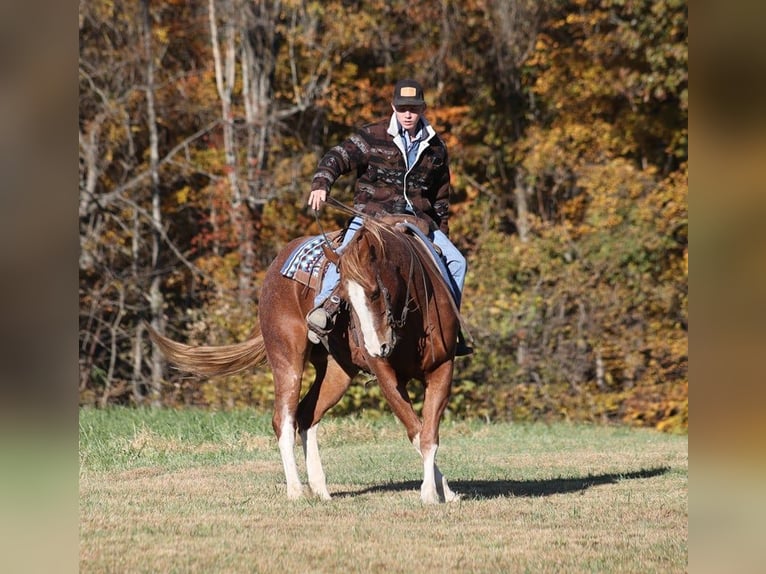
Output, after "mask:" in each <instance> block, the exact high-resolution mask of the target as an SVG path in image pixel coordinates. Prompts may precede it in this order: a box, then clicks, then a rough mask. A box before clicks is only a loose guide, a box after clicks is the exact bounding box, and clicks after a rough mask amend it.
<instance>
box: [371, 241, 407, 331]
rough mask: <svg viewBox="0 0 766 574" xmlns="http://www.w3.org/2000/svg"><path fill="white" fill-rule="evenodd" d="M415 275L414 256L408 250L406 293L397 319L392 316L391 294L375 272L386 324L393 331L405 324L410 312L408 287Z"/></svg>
mask: <svg viewBox="0 0 766 574" xmlns="http://www.w3.org/2000/svg"><path fill="white" fill-rule="evenodd" d="M414 275H415V256H414V255H413V253H412V250H410V272H409V276H408V277H407V292H406V293H405V294H404V307H403V308H402V314H401V316H400V317H399V318H398V319H397V318H396V317H395V316H394V311H393V309H392V307H393V305H392V304H391V293H390V292H389V291H388V288H387V287H386V286H385V285H384V284H383V280H382V279H381V278H380V273H378V272H377V271H376V272H375V281H376V282H377V284H378V289H380V293H381V294H382V295H383V301H384V303H385V304H386V323H388V325H389V326H391V327H392V328H393V329H402V328H404V325H405V324H406V323H407V314H408V313H409V312H410V285H411V284H412V278H413V276H414Z"/></svg>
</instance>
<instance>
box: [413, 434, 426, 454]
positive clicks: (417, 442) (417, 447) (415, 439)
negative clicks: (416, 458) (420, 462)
mask: <svg viewBox="0 0 766 574" xmlns="http://www.w3.org/2000/svg"><path fill="white" fill-rule="evenodd" d="M412 446H414V447H415V450H416V451H418V454H419V455H420V457H421V458H422V457H423V453H422V452H420V433H418V434H416V435H415V436H414V437H413V438H412Z"/></svg>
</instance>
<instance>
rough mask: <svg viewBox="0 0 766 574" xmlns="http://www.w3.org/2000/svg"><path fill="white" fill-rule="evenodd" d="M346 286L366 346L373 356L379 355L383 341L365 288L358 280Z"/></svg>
mask: <svg viewBox="0 0 766 574" xmlns="http://www.w3.org/2000/svg"><path fill="white" fill-rule="evenodd" d="M346 287H347V290H348V298H349V303H351V306H352V307H353V308H354V311H355V312H356V317H357V319H359V328H360V329H361V330H362V338H363V339H364V348H365V349H367V352H368V353H369V354H370V355H372V356H373V357H379V356H380V350H381V347H382V346H383V341H381V340H380V337H379V336H378V332H377V330H376V329H375V321H374V320H373V316H372V311H371V310H370V307H369V304H368V301H367V296H366V295H365V293H364V289H362V286H361V285H359V283H357V282H356V281H349V282H348V284H347V286H346Z"/></svg>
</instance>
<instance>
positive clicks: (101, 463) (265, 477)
mask: <svg viewBox="0 0 766 574" xmlns="http://www.w3.org/2000/svg"><path fill="white" fill-rule="evenodd" d="M319 441H320V448H321V452H322V455H323V462H324V466H325V471H326V473H327V480H328V486H329V489H330V493H331V494H332V495H333V497H334V498H333V500H332V501H330V502H322V501H319V500H317V499H314V498H310V497H307V498H305V499H303V500H300V501H297V502H291V501H288V500H287V497H286V496H285V487H284V485H283V475H282V467H281V461H280V458H279V453H278V450H277V446H276V440H275V438H274V436H273V434H272V431H271V421H270V415H264V414H257V413H254V412H252V411H237V412H229V413H220V412H219V413H211V412H202V411H195V410H191V411H170V410H166V411H147V410H129V409H108V410H81V412H80V572H120V573H122V572H130V573H133V572H152V573H155V572H206V573H207V572H280V573H284V572H385V573H389V572H407V573H409V572H440V571H441V572H535V573H537V572H567V573H568V572H642V573H643V572H658V573H659V572H661V573H668V572H685V571H686V570H687V561H688V550H687V534H688V527H687V524H688V440H687V437H686V436H672V435H666V434H661V433H657V432H654V431H650V430H636V429H627V428H621V427H617V428H615V427H596V426H581V425H568V424H555V425H550V426H548V425H543V424H534V425H528V424H525V425H520V424H518V425H517V424H483V423H479V422H475V423H465V422H445V423H444V424H443V425H442V432H441V448H440V450H439V457H438V461H439V466H440V468H441V470H442V471H443V472H444V474H445V476H446V477H447V478H448V479H449V480H450V485H451V486H452V489H453V490H455V491H456V492H459V493H460V494H462V495H463V498H462V500H460V501H459V502H456V503H452V504H446V505H440V506H435V507H432V506H423V505H422V504H421V503H420V497H419V487H420V481H421V479H422V467H421V464H420V461H419V459H418V457H417V455H416V453H415V451H414V449H413V448H412V446H411V445H410V444H409V443H408V442H407V440H406V436H405V433H404V430H403V427H401V425H399V424H398V423H397V422H396V421H395V420H394V419H393V417H391V416H387V417H383V418H382V419H380V420H377V421H369V420H364V419H354V418H344V419H327V420H326V421H324V422H323V423H322V426H321V427H320V431H319ZM297 449H298V451H300V446H298V447H297ZM301 468H303V467H302V466H301Z"/></svg>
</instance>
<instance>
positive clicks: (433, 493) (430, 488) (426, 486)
mask: <svg viewBox="0 0 766 574" xmlns="http://www.w3.org/2000/svg"><path fill="white" fill-rule="evenodd" d="M437 448H438V447H437V446H436V445H434V446H432V447H431V448H430V449H428V451H427V452H425V453H423V484H422V485H421V486H420V500H422V501H423V502H424V503H425V504H439V503H440V502H443V499H441V498H440V497H439V493H438V491H437V490H436V477H435V475H434V468H435V464H434V461H435V460H436V450H437ZM440 474H441V473H440Z"/></svg>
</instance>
